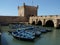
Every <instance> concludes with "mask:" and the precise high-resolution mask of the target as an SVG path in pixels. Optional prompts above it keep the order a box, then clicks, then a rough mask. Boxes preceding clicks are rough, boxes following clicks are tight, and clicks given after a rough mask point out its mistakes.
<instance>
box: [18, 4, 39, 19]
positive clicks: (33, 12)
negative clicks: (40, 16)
mask: <svg viewBox="0 0 60 45" xmlns="http://www.w3.org/2000/svg"><path fill="white" fill-rule="evenodd" d="M37 9H38V6H36V7H35V6H27V5H25V3H24V4H23V6H20V7H18V16H21V17H26V18H28V19H29V17H30V16H37Z"/></svg>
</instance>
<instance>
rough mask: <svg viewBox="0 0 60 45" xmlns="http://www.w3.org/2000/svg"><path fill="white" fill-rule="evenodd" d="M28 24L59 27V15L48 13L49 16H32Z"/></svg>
mask: <svg viewBox="0 0 60 45" xmlns="http://www.w3.org/2000/svg"><path fill="white" fill-rule="evenodd" d="M29 23H30V24H38V25H42V26H44V25H46V26H50V27H51V26H53V27H55V28H56V27H60V16H59V15H49V16H33V17H30V19H29Z"/></svg>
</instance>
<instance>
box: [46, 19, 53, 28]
mask: <svg viewBox="0 0 60 45" xmlns="http://www.w3.org/2000/svg"><path fill="white" fill-rule="evenodd" d="M45 26H46V27H54V22H53V21H52V20H48V21H47V22H46V24H45Z"/></svg>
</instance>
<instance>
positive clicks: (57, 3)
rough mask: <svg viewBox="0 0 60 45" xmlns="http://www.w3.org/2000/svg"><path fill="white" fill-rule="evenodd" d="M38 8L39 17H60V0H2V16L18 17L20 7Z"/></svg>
mask: <svg viewBox="0 0 60 45" xmlns="http://www.w3.org/2000/svg"><path fill="white" fill-rule="evenodd" d="M24 2H25V3H26V5H30V6H37V5H39V8H38V15H60V0H0V16H18V9H17V7H18V5H19V6H22V5H23V3H24Z"/></svg>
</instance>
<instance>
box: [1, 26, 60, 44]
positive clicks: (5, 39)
mask: <svg viewBox="0 0 60 45" xmlns="http://www.w3.org/2000/svg"><path fill="white" fill-rule="evenodd" d="M44 28H45V27H44ZM46 28H48V27H46ZM50 29H52V30H53V31H52V32H48V33H44V34H42V35H41V36H40V37H38V38H37V39H35V41H34V42H31V41H22V40H17V39H15V38H14V37H13V36H12V35H11V34H9V33H8V30H10V29H9V27H8V26H2V27H1V30H2V35H1V45H60V29H55V28H50Z"/></svg>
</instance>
